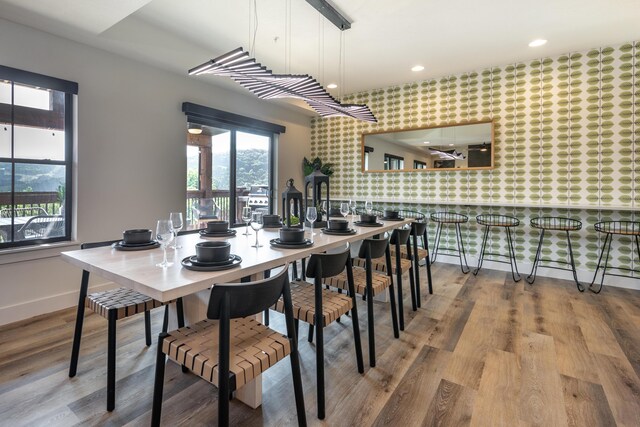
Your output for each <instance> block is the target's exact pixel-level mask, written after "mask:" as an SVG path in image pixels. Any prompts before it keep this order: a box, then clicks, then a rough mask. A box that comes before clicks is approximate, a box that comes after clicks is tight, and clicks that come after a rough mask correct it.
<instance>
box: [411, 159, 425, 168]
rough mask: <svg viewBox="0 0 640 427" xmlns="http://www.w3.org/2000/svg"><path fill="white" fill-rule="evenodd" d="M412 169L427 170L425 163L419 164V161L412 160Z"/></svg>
mask: <svg viewBox="0 0 640 427" xmlns="http://www.w3.org/2000/svg"><path fill="white" fill-rule="evenodd" d="M413 168H414V169H426V168H427V164H426V163H425V162H421V161H420V160H414V161H413Z"/></svg>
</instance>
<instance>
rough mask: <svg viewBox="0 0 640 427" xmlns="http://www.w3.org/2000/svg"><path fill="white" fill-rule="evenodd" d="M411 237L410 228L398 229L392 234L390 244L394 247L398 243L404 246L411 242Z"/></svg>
mask: <svg viewBox="0 0 640 427" xmlns="http://www.w3.org/2000/svg"><path fill="white" fill-rule="evenodd" d="M410 235H411V229H410V228H396V229H395V230H393V232H392V233H391V239H390V243H391V244H392V245H395V244H396V243H399V244H400V245H404V244H406V243H407V241H408V240H409V236H410Z"/></svg>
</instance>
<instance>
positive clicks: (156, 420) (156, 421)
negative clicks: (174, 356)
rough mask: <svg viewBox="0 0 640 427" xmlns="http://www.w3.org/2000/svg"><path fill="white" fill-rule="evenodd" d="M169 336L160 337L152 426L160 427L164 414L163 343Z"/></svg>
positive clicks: (163, 334)
mask: <svg viewBox="0 0 640 427" xmlns="http://www.w3.org/2000/svg"><path fill="white" fill-rule="evenodd" d="M166 336H167V334H166V333H165V332H163V333H161V334H160V335H159V336H158V352H157V357H156V378H155V381H154V383H153V407H152V409H151V426H152V427H160V416H161V414H162V389H163V386H164V366H165V363H166V362H165V359H166V358H165V355H164V353H163V352H162V341H163V340H164V338H165V337H166Z"/></svg>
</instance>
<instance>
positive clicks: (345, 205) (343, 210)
mask: <svg viewBox="0 0 640 427" xmlns="http://www.w3.org/2000/svg"><path fill="white" fill-rule="evenodd" d="M340 213H341V214H342V216H343V217H344V219H345V220H346V219H347V215H348V214H349V202H342V203H340Z"/></svg>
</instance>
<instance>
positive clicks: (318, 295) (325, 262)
mask: <svg viewBox="0 0 640 427" xmlns="http://www.w3.org/2000/svg"><path fill="white" fill-rule="evenodd" d="M345 269H346V274H347V287H348V290H349V296H347V295H345V294H342V293H338V292H335V291H331V290H327V289H323V286H322V282H323V279H326V278H329V277H332V276H335V275H337V274H340V273H341V272H342V271H345ZM307 277H309V278H313V282H314V283H313V284H311V283H308V282H305V281H302V280H294V281H292V282H291V300H292V302H293V317H294V319H295V321H296V322H298V321H303V322H306V323H308V324H309V326H310V327H314V326H315V332H316V387H317V395H318V398H317V405H318V418H319V419H324V417H325V390H324V385H325V381H324V335H323V329H324V328H325V327H327V326H329V325H330V324H331V323H333V322H334V321H337V320H338V319H339V318H340V316H342V315H343V314H347V313H348V312H349V311H351V317H352V319H353V320H352V325H353V341H354V344H355V351H356V364H357V367H358V372H359V373H363V372H364V366H363V362H362V345H361V343H360V327H359V324H358V308H357V305H356V293H355V287H354V281H353V271H352V266H351V253H350V248H349V247H348V246H347V248H346V249H345V250H344V251H343V252H339V253H322V254H313V255H311V258H309V264H308V267H307ZM273 308H274V310H276V311H279V312H281V313H284V311H285V306H284V299H283V298H280V299H279V300H278V302H277V303H276V305H275V307H273ZM295 329H296V332H297V329H298V328H297V327H296V328H295ZM312 330H313V329H312Z"/></svg>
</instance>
